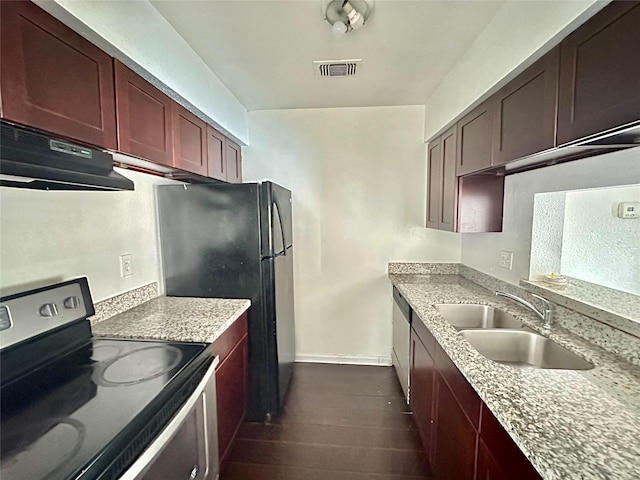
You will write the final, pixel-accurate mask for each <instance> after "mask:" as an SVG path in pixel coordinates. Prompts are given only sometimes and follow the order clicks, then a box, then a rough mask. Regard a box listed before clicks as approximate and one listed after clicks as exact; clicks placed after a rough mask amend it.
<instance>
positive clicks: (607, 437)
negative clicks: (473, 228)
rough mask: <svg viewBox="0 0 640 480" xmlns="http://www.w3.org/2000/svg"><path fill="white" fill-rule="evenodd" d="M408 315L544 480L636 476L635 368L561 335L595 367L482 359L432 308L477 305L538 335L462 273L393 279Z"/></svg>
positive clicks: (639, 386)
mask: <svg viewBox="0 0 640 480" xmlns="http://www.w3.org/2000/svg"><path fill="white" fill-rule="evenodd" d="M389 278H390V279H391V281H392V283H393V284H394V285H395V286H396V287H398V289H399V290H400V291H401V293H402V294H403V295H404V297H405V298H406V299H407V301H408V302H409V304H410V305H411V307H412V308H413V310H414V311H415V312H416V313H417V314H418V316H419V317H420V319H421V320H422V321H423V323H424V324H425V325H426V327H427V328H428V329H429V330H430V331H431V333H432V334H433V336H434V337H435V338H436V340H437V341H438V342H439V343H440V345H441V346H442V348H443V349H444V351H445V352H446V353H447V354H448V355H449V356H450V357H451V359H452V360H453V362H454V363H455V364H456V365H457V367H458V368H459V369H460V371H461V372H462V374H463V375H464V376H465V377H466V378H467V380H468V381H469V383H470V384H471V385H472V386H473V388H474V389H475V390H476V392H477V393H478V394H479V395H480V397H481V398H482V400H483V401H484V402H485V403H486V405H487V407H488V408H489V409H490V410H491V411H492V412H493V414H494V415H495V417H496V418H497V419H498V421H499V422H500V423H501V424H502V426H503V427H504V429H505V430H506V431H507V432H508V434H509V435H510V436H511V438H512V439H513V440H514V442H515V443H516V444H517V445H518V446H519V448H520V449H521V450H522V452H523V453H524V454H525V455H526V457H527V458H528V459H529V460H530V462H531V463H532V464H533V466H534V467H535V468H536V469H537V471H538V472H539V473H540V475H541V476H542V477H543V478H544V479H547V480H573V479H576V480H578V479H580V480H583V479H608V480H613V479H615V480H627V479H628V480H632V479H633V480H638V479H639V478H640V368H639V367H637V366H635V365H632V364H631V363H629V362H626V361H625V360H623V359H622V358H621V357H619V356H617V355H614V354H612V353H609V352H607V351H605V350H603V349H602V348H600V347H597V346H595V345H593V344H591V343H589V342H587V341H586V340H584V339H582V338H580V337H578V336H577V335H574V334H572V333H571V332H569V331H568V330H565V329H564V328H562V327H561V326H560V325H555V326H554V327H553V330H552V333H551V338H552V339H553V340H555V341H556V342H558V343H560V344H561V345H563V346H564V347H566V348H567V349H569V350H572V351H573V352H574V353H576V354H578V355H580V356H582V357H583V358H586V359H587V360H588V361H590V362H591V363H593V364H594V365H595V368H594V369H592V370H587V371H570V370H534V369H516V368H512V367H509V366H506V365H502V364H499V363H496V362H493V361H491V360H489V359H487V358H485V357H483V356H482V355H480V354H479V353H478V352H477V351H476V350H475V349H474V348H473V347H472V346H471V345H470V344H469V343H468V342H467V341H466V340H465V339H464V338H463V337H462V335H460V333H459V332H457V331H456V330H455V329H454V328H453V327H452V326H451V325H450V324H449V323H448V322H446V321H445V320H444V319H443V318H442V317H441V316H440V315H439V313H438V312H437V310H436V309H435V308H434V307H433V305H434V304H438V303H481V304H487V305H493V306H496V307H499V308H501V309H503V310H506V311H507V312H508V313H510V314H512V315H513V316H514V317H516V318H518V319H520V320H521V321H523V323H524V324H526V325H527V326H529V327H531V328H533V329H534V330H537V331H538V332H541V331H542V330H541V321H539V320H538V319H537V317H535V316H534V315H533V314H532V313H531V312H529V310H527V309H525V308H523V307H521V306H519V305H518V304H517V303H515V302H512V301H510V300H508V299H505V298H501V297H496V296H494V295H493V294H492V292H491V291H489V290H487V289H485V288H483V287H481V286H479V285H478V284H476V283H474V282H471V281H470V280H468V279H466V278H464V277H462V276H460V275H402V274H390V275H389Z"/></svg>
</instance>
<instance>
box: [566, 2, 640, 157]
mask: <svg viewBox="0 0 640 480" xmlns="http://www.w3.org/2000/svg"><path fill="white" fill-rule="evenodd" d="M639 26H640V3H638V2H612V3H611V4H610V5H608V6H607V7H605V8H604V9H603V10H602V11H601V12H599V13H598V14H597V15H596V16H595V17H593V18H592V19H590V20H589V21H587V22H586V23H585V24H584V25H582V26H581V27H579V28H578V29H577V30H576V31H575V32H573V33H572V34H571V35H569V36H568V37H567V38H566V39H565V40H564V41H563V42H562V44H561V54H560V55H561V59H560V96H559V104H558V144H563V143H567V142H571V141H573V140H577V139H579V138H582V137H585V136H588V135H591V134H594V133H598V132H601V131H603V130H607V129H610V128H614V127H617V126H620V125H624V124H627V123H630V122H634V121H637V120H640V80H639V79H640V55H638V48H639V47H640V27H639Z"/></svg>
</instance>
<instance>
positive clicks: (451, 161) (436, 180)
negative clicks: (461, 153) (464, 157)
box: [426, 125, 458, 232]
mask: <svg viewBox="0 0 640 480" xmlns="http://www.w3.org/2000/svg"><path fill="white" fill-rule="evenodd" d="M456 140H457V128H456V126H455V125H454V126H453V127H452V128H450V129H449V130H447V131H446V132H444V133H443V134H442V135H441V136H439V137H438V138H436V139H435V140H433V141H431V142H429V149H428V151H427V221H426V226H427V228H437V229H439V230H448V231H450V232H455V231H456V229H457V224H456V219H457V204H458V202H457V197H458V178H457V177H456V148H457V145H456Z"/></svg>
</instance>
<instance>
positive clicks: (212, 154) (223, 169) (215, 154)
mask: <svg viewBox="0 0 640 480" xmlns="http://www.w3.org/2000/svg"><path fill="white" fill-rule="evenodd" d="M207 164H208V172H209V173H208V175H209V176H210V177H211V178H217V179H218V180H222V181H226V180H227V157H226V145H225V136H224V135H222V134H221V133H220V132H218V131H217V130H216V129H215V128H213V127H212V126H210V125H207Z"/></svg>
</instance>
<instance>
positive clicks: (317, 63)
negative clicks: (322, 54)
mask: <svg viewBox="0 0 640 480" xmlns="http://www.w3.org/2000/svg"><path fill="white" fill-rule="evenodd" d="M361 61H362V59H360V58H358V59H355V60H314V62H313V70H314V71H315V73H316V76H317V77H353V76H354V75H355V74H356V67H357V66H358V64H359V63H360V62H361Z"/></svg>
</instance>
